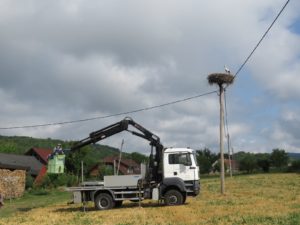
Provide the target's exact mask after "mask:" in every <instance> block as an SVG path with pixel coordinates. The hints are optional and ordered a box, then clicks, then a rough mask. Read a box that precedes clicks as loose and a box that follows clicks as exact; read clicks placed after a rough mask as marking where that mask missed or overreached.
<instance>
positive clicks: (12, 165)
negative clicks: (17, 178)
mask: <svg viewBox="0 0 300 225" xmlns="http://www.w3.org/2000/svg"><path fill="white" fill-rule="evenodd" d="M42 167H43V164H42V163H41V162H40V161H39V160H37V159H36V158H35V157H34V156H28V155H15V154H7V153H0V169H9V170H26V171H27V173H29V174H30V175H31V176H33V177H37V176H38V175H39V173H40V170H41V169H42Z"/></svg>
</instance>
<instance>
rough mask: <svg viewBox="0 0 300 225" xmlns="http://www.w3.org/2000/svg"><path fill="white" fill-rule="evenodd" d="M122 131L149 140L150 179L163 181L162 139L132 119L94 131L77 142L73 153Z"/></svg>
mask: <svg viewBox="0 0 300 225" xmlns="http://www.w3.org/2000/svg"><path fill="white" fill-rule="evenodd" d="M129 125H131V126H133V127H134V128H136V129H137V130H138V131H139V132H137V131H133V130H129V129H128V128H129ZM122 131H128V132H130V133H131V134H133V135H135V136H138V137H141V138H144V139H146V140H148V141H149V142H150V143H149V144H150V145H151V154H150V162H149V170H150V171H149V172H150V174H151V175H150V178H149V179H154V180H155V181H160V180H161V179H162V175H161V174H162V169H161V167H162V166H161V164H162V151H163V149H164V147H163V145H162V144H161V143H160V138H159V137H158V136H157V135H155V134H153V133H152V132H150V131H149V130H147V129H146V128H144V127H143V126H141V125H140V124H138V123H136V122H135V121H134V120H133V119H131V118H130V117H125V118H124V119H123V120H121V121H119V122H117V123H114V124H111V125H109V126H107V127H104V128H102V129H100V130H97V131H94V132H92V133H90V134H89V136H88V137H87V138H85V139H82V140H80V141H79V142H76V143H75V144H74V145H73V146H72V147H71V151H76V150H78V149H80V148H82V147H84V146H86V145H89V144H92V143H93V144H94V143H96V142H98V141H101V140H103V139H105V138H108V137H110V136H112V135H115V134H117V133H120V132H122ZM153 147H154V148H155V155H154V156H153Z"/></svg>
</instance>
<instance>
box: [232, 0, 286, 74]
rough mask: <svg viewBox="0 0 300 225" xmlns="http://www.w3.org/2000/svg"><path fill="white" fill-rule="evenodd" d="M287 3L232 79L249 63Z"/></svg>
mask: <svg viewBox="0 0 300 225" xmlns="http://www.w3.org/2000/svg"><path fill="white" fill-rule="evenodd" d="M289 2H290V0H287V1H286V3H285V4H284V5H283V7H282V8H281V10H280V11H279V13H278V14H277V16H276V17H275V19H274V20H273V22H272V23H271V25H270V26H269V27H268V29H267V30H266V32H265V33H264V34H263V36H262V37H261V38H260V40H259V41H258V43H257V44H256V45H255V47H254V48H253V50H252V51H251V52H250V54H249V55H248V57H247V58H246V60H245V61H244V63H243V64H242V65H241V66H240V67H239V69H238V70H237V72H236V73H235V75H234V78H235V77H236V76H237V75H238V74H239V72H241V70H242V69H243V67H244V66H245V65H246V63H247V62H248V61H249V59H250V58H251V56H252V55H253V53H254V52H255V51H256V49H257V48H258V46H259V45H260V43H261V42H262V41H263V40H264V38H265V37H266V35H267V34H268V32H269V31H270V30H271V28H272V27H273V25H274V24H275V22H276V21H277V19H278V18H279V16H280V15H281V13H282V12H283V11H284V9H285V7H286V6H287V5H288V4H289Z"/></svg>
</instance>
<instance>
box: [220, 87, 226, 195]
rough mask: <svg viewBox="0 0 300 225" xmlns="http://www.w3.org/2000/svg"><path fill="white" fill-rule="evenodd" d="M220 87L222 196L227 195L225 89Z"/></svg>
mask: <svg viewBox="0 0 300 225" xmlns="http://www.w3.org/2000/svg"><path fill="white" fill-rule="evenodd" d="M219 87H220V158H221V177H220V178H221V194H225V169H224V141H223V138H224V104H223V100H224V87H223V85H222V84H221V85H219Z"/></svg>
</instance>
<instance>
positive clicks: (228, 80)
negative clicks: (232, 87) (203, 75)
mask: <svg viewBox="0 0 300 225" xmlns="http://www.w3.org/2000/svg"><path fill="white" fill-rule="evenodd" d="M207 80H208V83H209V84H210V85H213V84H218V85H219V86H222V85H223V84H228V85H229V84H232V83H233V80H234V76H233V75H232V74H229V73H212V74H210V75H208V77H207Z"/></svg>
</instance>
